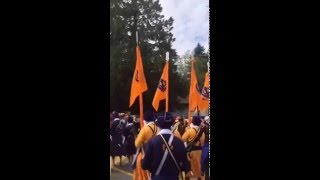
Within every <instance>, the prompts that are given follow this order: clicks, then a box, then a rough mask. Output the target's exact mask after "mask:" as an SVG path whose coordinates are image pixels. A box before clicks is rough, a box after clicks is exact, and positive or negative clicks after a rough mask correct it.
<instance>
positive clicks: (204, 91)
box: [202, 87, 209, 99]
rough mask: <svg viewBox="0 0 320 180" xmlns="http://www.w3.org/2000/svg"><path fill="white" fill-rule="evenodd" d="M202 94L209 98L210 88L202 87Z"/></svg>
mask: <svg viewBox="0 0 320 180" xmlns="http://www.w3.org/2000/svg"><path fill="white" fill-rule="evenodd" d="M202 96H203V97H205V98H207V99H209V88H208V87H203V88H202ZM202 99H204V98H202Z"/></svg>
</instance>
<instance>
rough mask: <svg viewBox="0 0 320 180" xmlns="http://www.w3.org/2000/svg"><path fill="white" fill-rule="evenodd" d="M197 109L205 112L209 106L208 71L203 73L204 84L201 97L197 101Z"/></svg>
mask: <svg viewBox="0 0 320 180" xmlns="http://www.w3.org/2000/svg"><path fill="white" fill-rule="evenodd" d="M198 106H199V109H200V111H202V112H205V111H206V110H207V109H208V108H209V73H208V72H207V73H206V75H205V80H204V86H203V88H202V91H201V99H200V101H199V105H198Z"/></svg>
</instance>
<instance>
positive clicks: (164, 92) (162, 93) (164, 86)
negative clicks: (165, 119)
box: [152, 61, 169, 112]
mask: <svg viewBox="0 0 320 180" xmlns="http://www.w3.org/2000/svg"><path fill="white" fill-rule="evenodd" d="M168 66H169V62H168V61H167V62H166V65H165V66H164V68H163V72H162V75H161V78H160V81H159V84H158V88H157V91H156V94H155V95H154V97H153V101H152V106H153V107H154V109H155V110H156V111H158V109H159V103H160V101H161V100H164V99H166V101H167V103H166V112H168V111H169V107H168V101H169V95H168V92H169V91H168V90H169V78H168V75H169V68H168Z"/></svg>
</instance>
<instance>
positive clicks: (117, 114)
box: [112, 111, 119, 119]
mask: <svg viewBox="0 0 320 180" xmlns="http://www.w3.org/2000/svg"><path fill="white" fill-rule="evenodd" d="M115 118H119V113H118V112H117V111H113V112H112V119H115Z"/></svg>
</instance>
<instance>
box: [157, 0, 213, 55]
mask: <svg viewBox="0 0 320 180" xmlns="http://www.w3.org/2000/svg"><path fill="white" fill-rule="evenodd" d="M160 4H161V6H162V14H163V15H164V16H165V18H166V19H168V18H169V17H172V18H173V19H174V22H173V30H172V33H173V37H174V38H176V40H175V41H174V42H173V48H174V49H176V50H177V53H178V55H180V56H181V55H183V54H184V53H185V52H186V51H188V50H193V49H194V48H195V47H196V45H197V43H198V42H199V43H200V44H201V45H202V46H204V47H205V49H206V51H207V50H208V46H209V0H160Z"/></svg>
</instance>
